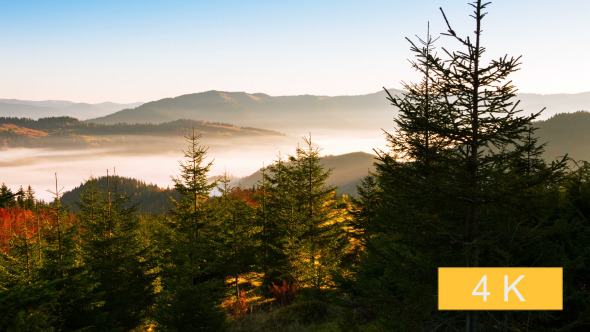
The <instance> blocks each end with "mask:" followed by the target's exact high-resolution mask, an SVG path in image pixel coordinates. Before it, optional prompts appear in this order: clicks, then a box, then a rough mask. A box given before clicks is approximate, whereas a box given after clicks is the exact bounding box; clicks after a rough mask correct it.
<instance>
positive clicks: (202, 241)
mask: <svg viewBox="0 0 590 332" xmlns="http://www.w3.org/2000/svg"><path fill="white" fill-rule="evenodd" d="M199 138H200V136H199V135H197V134H196V132H195V130H194V129H193V131H192V132H191V133H189V134H188V135H187V136H186V141H187V143H188V149H187V150H186V151H184V157H185V160H184V161H181V162H180V169H181V174H180V176H179V177H178V178H173V180H174V183H175V185H174V187H175V189H176V190H177V191H178V193H179V196H180V197H179V199H178V200H176V201H175V202H174V205H175V208H174V210H173V211H172V212H171V216H170V218H169V220H168V221H167V223H166V229H165V231H164V234H162V243H161V244H160V246H161V247H160V248H161V250H162V251H163V252H164V254H163V255H164V257H163V259H162V265H161V283H162V291H161V292H160V294H159V300H158V304H159V305H158V307H157V312H156V319H157V322H158V326H159V328H161V329H163V330H166V331H196V330H199V331H218V330H219V329H221V328H222V326H223V324H224V320H225V316H224V313H223V312H222V311H221V309H220V308H219V305H220V303H221V300H222V297H223V291H224V281H225V280H224V269H223V266H221V265H222V264H220V263H221V262H220V260H219V259H218V253H219V252H220V250H221V244H220V239H219V238H218V237H219V227H218V225H217V224H218V223H217V222H216V221H215V220H214V218H213V216H214V215H213V211H212V208H211V206H210V205H209V204H208V203H209V202H208V200H209V194H210V192H211V190H212V189H213V188H214V187H215V184H214V183H213V184H208V182H207V173H208V172H209V169H210V168H211V165H212V162H206V157H207V148H205V147H204V146H202V145H200V143H199Z"/></svg>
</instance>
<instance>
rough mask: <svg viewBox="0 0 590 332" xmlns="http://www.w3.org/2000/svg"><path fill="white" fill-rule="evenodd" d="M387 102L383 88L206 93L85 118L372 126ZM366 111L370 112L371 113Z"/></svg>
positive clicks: (282, 127)
mask: <svg viewBox="0 0 590 332" xmlns="http://www.w3.org/2000/svg"><path fill="white" fill-rule="evenodd" d="M394 92H396V93H400V92H401V91H398V90H395V91H394ZM388 105H389V102H388V101H387V100H386V99H385V92H378V93H374V94H370V95H362V96H339V97H325V96H311V95H302V96H280V97H272V96H269V95H267V94H263V93H255V94H249V93H245V92H223V91H207V92H201V93H195V94H189V95H183V96H179V97H176V98H166V99H161V100H158V101H153V102H149V103H146V104H143V105H141V106H139V107H136V108H133V109H126V110H122V111H119V112H116V113H114V114H110V115H107V116H104V117H100V118H96V119H91V120H89V121H92V122H96V123H110V124H112V123H119V122H127V123H145V122H151V123H161V122H167V121H173V120H177V119H181V118H182V119H199V120H205V121H221V122H231V123H235V124H237V125H240V126H255V127H262V128H272V129H274V130H279V131H282V132H294V131H299V130H304V131H308V130H314V129H316V128H317V129H321V128H324V129H333V128H337V129H340V128H344V127H346V128H348V127H352V126H358V125H362V126H365V125H367V124H368V125H371V124H374V123H375V121H372V120H373V119H377V118H378V119H383V118H391V108H390V107H389V106H388ZM367 112H371V113H370V114H371V116H370V117H368V116H367V115H368V113H367ZM367 120H369V121H367ZM378 122H379V121H378ZM378 122H377V123H378ZM377 129H379V127H378V126H377Z"/></svg>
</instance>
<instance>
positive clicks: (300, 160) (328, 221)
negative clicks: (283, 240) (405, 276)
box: [290, 135, 347, 288]
mask: <svg viewBox="0 0 590 332" xmlns="http://www.w3.org/2000/svg"><path fill="white" fill-rule="evenodd" d="M303 140H304V142H305V144H306V148H305V149H304V148H301V147H298V148H297V150H296V155H295V156H292V157H291V158H290V160H291V162H292V163H293V170H292V172H291V176H292V179H293V180H292V181H293V184H294V186H293V191H294V198H295V203H296V212H297V220H298V222H299V223H298V224H297V225H295V227H296V231H297V232H298V239H297V241H298V243H297V245H296V247H297V253H296V256H295V257H292V259H294V260H295V261H296V262H298V264H297V266H296V271H297V276H298V278H299V280H300V282H301V283H302V284H304V285H308V286H311V287H315V288H320V287H322V286H325V285H327V284H328V282H329V280H330V277H329V273H330V272H331V271H333V270H335V269H337V268H338V266H339V263H340V259H341V257H342V255H343V253H344V249H345V247H346V245H347V240H346V238H345V233H344V231H343V224H342V220H338V218H337V215H338V210H337V209H336V207H335V201H333V200H332V195H333V194H334V191H335V188H334V187H332V186H328V185H327V184H326V180H327V179H328V177H329V176H330V173H331V170H327V171H326V170H325V169H324V166H323V165H322V163H321V159H320V149H319V148H315V147H313V145H312V141H311V135H310V136H309V137H304V138H303Z"/></svg>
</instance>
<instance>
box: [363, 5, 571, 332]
mask: <svg viewBox="0 0 590 332" xmlns="http://www.w3.org/2000/svg"><path fill="white" fill-rule="evenodd" d="M488 4H489V3H482V2H481V1H475V2H473V3H471V4H470V5H471V6H472V7H473V8H474V13H473V15H472V17H473V18H474V19H475V25H476V28H475V35H474V36H471V37H462V36H460V35H459V34H457V33H456V32H455V31H454V30H453V29H452V28H451V25H450V23H449V22H448V21H446V22H447V25H448V33H446V34H445V35H447V36H450V37H451V38H452V39H453V40H455V41H457V42H458V44H459V50H458V51H448V50H447V49H444V48H443V54H444V59H442V58H440V57H438V55H437V54H436V53H435V52H434V49H433V42H434V41H435V39H433V38H431V37H430V36H429V35H428V36H427V37H426V38H425V39H423V40H419V42H420V44H421V45H420V44H418V43H413V42H411V49H412V51H413V52H414V53H415V54H416V57H417V58H416V59H417V60H416V61H414V62H412V64H413V66H414V68H415V69H417V70H418V71H419V72H420V73H421V74H422V76H423V80H422V81H421V82H420V83H418V84H406V85H405V88H406V90H407V92H406V93H405V94H404V95H403V96H401V97H396V96H389V99H390V101H391V102H392V104H393V105H394V106H395V107H397V108H398V109H399V117H398V118H397V119H396V124H397V126H398V128H397V132H396V133H394V134H388V135H387V139H388V142H389V144H390V146H391V148H392V149H391V151H390V152H389V153H380V156H379V163H378V164H377V179H378V182H379V186H380V189H381V192H382V195H381V202H380V204H379V209H378V210H377V213H376V215H375V219H374V221H373V223H372V225H368V226H367V230H368V232H367V234H368V235H369V236H367V237H366V238H365V241H366V242H367V251H368V254H367V256H366V257H365V259H364V262H363V264H364V267H363V268H362V269H361V271H360V273H359V278H361V279H365V280H366V281H367V284H366V285H367V288H368V289H369V291H367V292H365V296H367V297H370V296H374V295H377V298H378V299H379V300H380V301H381V300H382V301H383V302H382V305H381V306H382V308H383V309H385V308H386V306H385V305H383V304H386V305H389V306H390V307H394V308H396V310H390V309H388V310H383V311H382V312H381V313H380V314H381V315H383V317H384V318H386V319H384V322H389V323H391V325H390V326H388V327H389V328H397V329H413V330H416V329H435V327H436V326H439V327H441V326H454V327H457V328H458V327H459V326H461V325H463V326H464V328H465V329H466V330H468V331H477V330H478V329H479V328H480V327H485V328H490V326H493V325H494V324H496V323H495V322H497V321H501V320H504V319H500V318H499V317H498V316H497V315H495V314H493V313H485V314H484V316H481V315H480V314H479V313H478V312H468V313H466V314H465V315H460V314H456V313H454V312H439V311H437V307H436V302H435V301H434V299H435V298H436V268H437V267H439V266H466V267H478V266H504V265H507V266H511V265H512V264H515V263H516V261H519V263H520V264H521V266H522V265H525V266H526V265H527V264H535V262H537V263H538V262H539V260H540V259H543V257H542V256H541V255H536V259H537V260H528V261H527V260H523V259H515V258H514V257H513V258H512V260H508V261H507V257H510V256H511V254H510V253H507V252H506V251H502V250H498V248H502V247H503V246H505V243H506V241H507V240H511V241H512V242H511V244H512V245H514V246H516V247H518V246H522V245H524V244H526V243H527V241H530V239H531V238H533V237H534V236H538V235H539V234H540V233H542V230H540V229H539V226H542V224H539V223H538V222H539V219H538V218H536V217H537V216H539V215H538V214H535V213H534V211H533V210H534V209H533V208H532V207H533V206H535V205H536V204H537V203H536V202H539V200H540V199H541V197H542V195H539V193H540V192H542V190H541V189H542V188H543V187H544V186H547V185H548V184H550V183H551V182H552V181H553V179H555V177H556V176H558V175H559V170H560V169H561V168H562V167H563V161H559V162H555V163H553V164H551V165H547V164H546V163H545V162H544V161H543V160H542V159H541V158H540V153H541V152H542V148H543V147H542V146H539V145H538V144H536V141H535V140H534V138H533V135H534V131H533V130H532V128H531V123H532V121H533V120H535V119H536V118H537V116H538V115H539V114H540V112H537V113H534V114H531V115H528V116H523V115H521V113H520V112H521V111H520V110H519V109H518V102H517V101H515V92H516V89H515V87H514V86H513V85H512V83H511V81H510V80H509V79H508V77H509V75H510V74H511V73H513V72H514V71H516V70H517V69H518V66H519V64H520V63H519V61H520V57H508V56H502V57H500V58H498V59H497V60H492V61H490V62H489V63H487V64H485V63H484V60H483V56H484V52H485V49H484V48H483V47H482V46H481V38H482V29H481V24H482V20H483V18H484V16H485V15H486V13H485V9H486V7H487V5H488ZM443 17H444V18H445V20H446V16H445V14H444V12H443ZM523 170H524V171H525V173H526V176H520V173H521V172H522V171H523ZM519 195H525V197H527V200H523V199H520V200H517V199H512V198H513V197H521V198H522V197H523V196H519ZM515 204H520V207H519V208H520V209H523V210H525V209H526V210H527V211H531V212H533V213H532V214H528V215H525V214H512V215H510V216H508V215H507V213H506V212H507V211H513V212H514V211H515V209H507V207H508V206H514V205H515ZM507 224H510V226H509V227H508V229H510V230H511V231H507V227H506V225H507ZM517 225H519V226H517ZM525 226H526V227H525ZM525 230H526V231H525ZM529 230H530V232H528V231H529ZM514 232H517V234H516V236H515V233H514ZM512 256H514V255H512ZM379 260H384V262H385V264H383V263H379ZM379 294H381V296H379ZM369 301H370V300H369ZM482 317H483V318H482ZM509 325H510V322H507V323H505V324H504V325H503V327H502V328H508V326H509Z"/></svg>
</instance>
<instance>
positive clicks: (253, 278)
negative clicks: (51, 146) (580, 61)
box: [0, 0, 590, 332]
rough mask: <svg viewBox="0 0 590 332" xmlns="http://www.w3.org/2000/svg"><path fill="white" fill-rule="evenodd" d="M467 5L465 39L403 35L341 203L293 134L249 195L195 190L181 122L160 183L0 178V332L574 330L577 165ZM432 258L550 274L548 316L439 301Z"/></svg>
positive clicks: (588, 223) (201, 186)
mask: <svg viewBox="0 0 590 332" xmlns="http://www.w3.org/2000/svg"><path fill="white" fill-rule="evenodd" d="M469 5H470V10H472V12H471V20H472V23H473V29H472V30H470V31H472V32H471V34H469V35H463V34H462V33H460V32H458V31H455V30H453V28H452V27H453V25H452V22H449V21H448V20H447V18H446V16H445V12H444V11H443V10H442V9H441V14H442V15H443V17H444V18H445V21H446V24H447V26H448V30H447V31H445V32H444V33H442V35H441V36H440V37H433V35H431V34H430V31H429V30H427V31H428V32H427V34H426V35H425V36H423V37H415V38H407V41H408V42H409V45H410V50H411V52H412V56H411V57H410V63H411V66H412V67H413V68H414V69H415V70H416V71H417V72H418V73H419V74H420V76H421V79H420V80H419V81H417V82H410V83H404V90H405V92H404V94H402V95H395V94H389V93H387V94H388V96H389V98H388V99H389V102H391V105H392V114H393V110H395V111H396V112H397V113H396V114H397V115H396V117H395V118H394V122H395V127H396V130H395V131H391V132H385V133H384V134H385V138H384V139H385V140H387V143H388V146H389V149H388V150H386V151H381V150H377V151H375V152H376V153H377V157H376V159H375V164H374V165H375V170H374V171H373V172H370V173H369V174H367V176H366V177H364V179H363V180H362V182H361V184H360V185H358V186H357V194H356V195H354V196H349V195H341V194H337V193H336V188H335V187H333V186H330V185H328V184H327V183H326V180H327V178H328V176H329V175H330V174H331V172H332V171H333V170H332V169H328V168H325V167H324V166H323V164H322V163H321V162H320V158H321V148H319V147H317V145H315V144H314V141H312V135H311V134H310V135H309V136H305V137H303V138H302V140H301V144H300V145H299V146H297V147H295V148H294V150H293V153H292V154H287V155H284V156H281V155H280V154H279V155H278V157H277V158H276V160H275V161H274V162H273V163H272V164H270V165H266V166H265V167H263V168H262V169H261V171H260V172H261V178H260V180H259V181H258V182H257V183H256V185H254V186H251V187H248V188H241V187H234V186H232V185H231V184H230V178H229V175H228V174H225V175H224V176H221V177H217V178H216V179H215V181H210V177H211V175H210V174H209V171H210V168H211V165H212V161H211V160H212V159H213V158H214V157H215V156H210V155H209V154H208V148H207V147H206V146H204V145H203V144H201V141H200V135H201V133H203V132H202V131H201V129H202V128H201V127H198V126H193V127H192V129H190V130H186V129H187V128H184V127H183V130H185V131H184V132H185V133H186V137H185V143H186V144H185V149H184V150H183V151H182V153H183V155H182V158H181V161H180V162H179V167H178V169H177V170H170V174H171V175H172V176H173V181H174V191H172V190H166V191H161V192H158V193H153V190H152V191H146V192H139V193H135V194H133V190H132V189H133V187H137V188H139V187H145V183H142V182H140V181H136V182H134V180H132V179H126V178H122V177H119V176H117V175H116V174H113V173H114V172H111V171H106V174H104V175H103V176H101V177H99V178H93V179H90V180H89V181H87V182H86V183H85V184H84V186H83V187H80V188H79V189H78V192H77V193H76V195H71V196H70V197H68V195H65V196H64V195H63V192H62V190H61V189H60V186H59V174H56V175H55V189H52V190H51V192H52V194H53V195H54V199H53V200H52V202H49V203H46V202H43V201H39V200H37V199H36V198H35V192H34V191H33V190H32V189H31V188H30V187H29V188H28V189H21V190H18V191H16V192H15V191H12V190H10V189H9V188H7V187H6V186H2V188H0V330H1V331H281V332H287V331H469V332H472V331H588V330H590V163H589V162H586V161H583V160H574V159H572V158H569V157H568V156H567V155H565V156H561V157H558V158H555V159H553V160H547V158H546V157H544V156H543V153H544V151H545V149H546V147H549V146H550V144H551V142H542V141H539V139H538V136H537V135H536V128H535V120H536V119H537V118H538V117H539V116H540V114H541V112H542V110H521V109H520V108H519V104H518V102H517V101H515V95H516V91H517V89H516V87H515V86H514V85H513V84H512V81H511V79H510V75H511V74H512V73H514V72H515V71H517V70H518V69H519V66H520V65H521V58H520V57H518V56H514V57H513V56H510V55H501V56H499V57H493V58H492V57H488V56H487V53H486V51H487V50H486V49H485V48H484V46H483V44H484V43H483V41H484V40H485V39H482V36H483V34H482V31H483V26H485V23H486V20H485V16H486V14H487V10H488V7H489V3H483V2H482V1H481V0H477V1H474V2H472V3H470V4H469ZM492 28H493V27H492ZM425 30H426V29H425ZM437 35H438V34H437ZM440 39H444V40H445V47H440V48H438V47H437V45H438V43H439V42H440V41H439V40H440ZM448 45H453V47H454V48H453V49H451V48H450V46H448ZM386 91H387V90H386ZM531 111H532V113H531ZM2 121H11V123H12V124H14V125H19V124H20V122H19V121H21V122H22V121H24V120H16V119H3V120H2ZM54 121H65V122H67V123H69V124H70V125H71V126H73V127H72V128H74V127H75V128H78V129H79V128H82V127H84V128H85V129H84V130H85V131H88V132H90V131H104V130H113V131H116V132H117V133H119V131H120V130H123V131H126V132H127V131H128V130H130V129H129V128H128V127H126V126H125V125H122V124H121V125H118V126H112V127H107V126H104V125H100V126H98V125H97V126H89V125H87V124H85V123H79V122H77V120H75V119H69V118H68V119H61V120H59V119H58V120H54ZM383 121H387V119H383ZM17 122H18V123H17ZM42 122H43V121H40V122H37V123H36V125H37V127H38V128H37V129H38V130H42V129H43V128H42V124H43V123H42ZM180 124H181V123H180V122H179V123H176V124H167V125H159V126H158V125H147V124H146V125H144V126H142V127H141V128H140V129H141V130H142V131H144V130H150V128H152V127H153V128H152V129H154V128H156V129H158V128H159V129H158V130H161V131H162V134H163V135H164V134H165V133H167V132H169V131H177V130H178V126H180ZM205 125H207V126H211V124H205V123H201V126H205ZM219 126H221V125H219ZM169 127H170V128H172V129H170V128H169ZM224 130H225V129H224ZM242 130H255V129H252V128H242ZM15 135H16V134H15ZM15 137H16V136H15ZM0 176H1V174H0ZM0 180H1V179H0ZM156 194H157V195H158V200H157V201H158V202H161V196H162V195H165V196H166V200H167V203H166V204H163V205H162V206H155V207H154V206H152V205H153V204H151V203H150V202H152V201H153V200H155V198H154V197H155V196H154V197H152V196H150V195H156ZM134 195H135V196H138V195H139V196H141V197H140V199H139V200H138V199H137V197H134ZM72 197H75V199H73V198H72ZM141 199H143V200H144V202H145V203H144V205H141V203H139V202H140V201H141ZM150 204H151V205H150ZM439 267H563V310H560V311H543V310H538V311H441V310H438V306H437V303H438V302H437V281H438V279H437V269H438V268H439Z"/></svg>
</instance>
